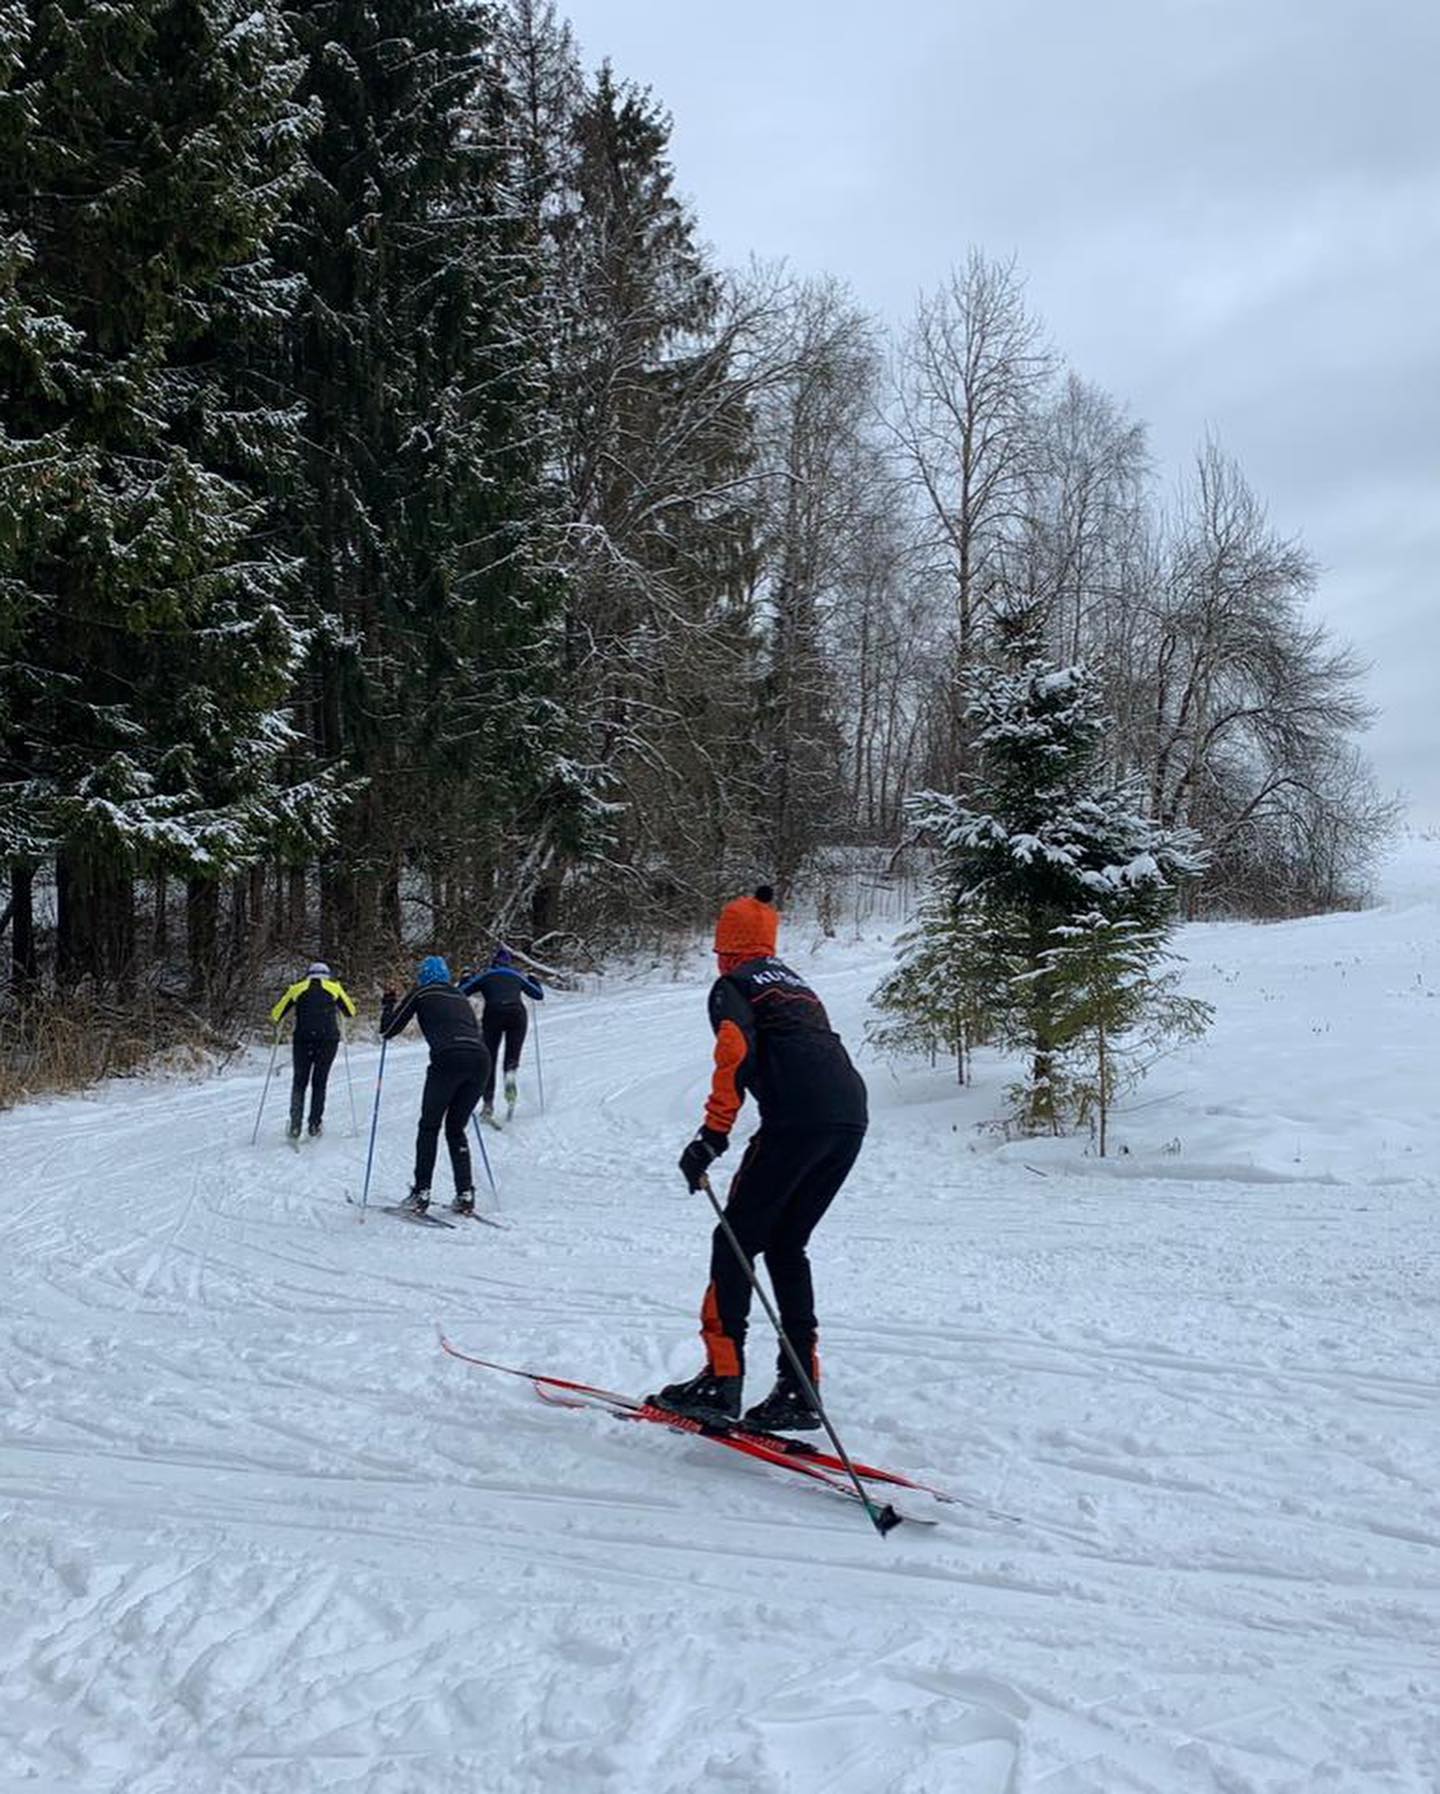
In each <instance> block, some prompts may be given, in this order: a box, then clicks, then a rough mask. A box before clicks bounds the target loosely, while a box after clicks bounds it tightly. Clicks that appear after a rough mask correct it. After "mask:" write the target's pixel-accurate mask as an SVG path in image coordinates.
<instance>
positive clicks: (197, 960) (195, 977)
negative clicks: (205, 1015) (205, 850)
mask: <svg viewBox="0 0 1440 1794" xmlns="http://www.w3.org/2000/svg"><path fill="white" fill-rule="evenodd" d="M219 923H220V889H219V886H218V885H217V884H216V883H215V882H214V880H213V879H208V878H192V879H190V880H189V881H188V882H187V883H186V886H185V937H186V951H187V954H188V956H189V965H190V997H191V1001H192V1002H204V1001H205V999H206V998H207V997H208V995H209V993H210V991H211V989H212V988H213V986H214V983H215V970H216V967H215V944H216V934H217V932H218V929H219Z"/></svg>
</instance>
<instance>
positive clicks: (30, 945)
mask: <svg viewBox="0 0 1440 1794" xmlns="http://www.w3.org/2000/svg"><path fill="white" fill-rule="evenodd" d="M39 977H40V960H39V956H38V954H37V953H36V950H35V869H34V867H33V866H15V867H12V868H11V872H10V986H11V989H12V990H13V991H14V992H15V995H16V996H17V997H20V998H22V999H23V998H24V997H25V996H26V995H27V994H28V993H29V992H30V991H32V990H33V989H34V988H35V985H36V983H37V982H38V981H39Z"/></svg>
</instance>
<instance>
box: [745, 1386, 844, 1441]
mask: <svg viewBox="0 0 1440 1794" xmlns="http://www.w3.org/2000/svg"><path fill="white" fill-rule="evenodd" d="M741 1425H742V1426H750V1427H754V1429H755V1431H756V1432H757V1433H813V1432H814V1431H815V1430H816V1429H817V1428H818V1427H820V1426H823V1425H824V1422H823V1421H822V1420H821V1418H820V1415H819V1412H818V1410H817V1409H816V1408H815V1407H814V1405H813V1404H812V1403H811V1400H810V1397H809V1396H808V1395H806V1393H805V1391H804V1390H803V1389H802V1388H801V1387H800V1385H799V1383H797V1382H796V1381H795V1378H794V1376H793V1375H792V1374H791V1373H790V1372H789V1371H781V1373H780V1375H779V1376H778V1377H777V1378H776V1379H775V1387H774V1388H773V1389H772V1390H771V1391H770V1393H769V1395H767V1396H766V1397H765V1399H764V1401H763V1402H756V1404H755V1406H754V1407H753V1408H747V1409H746V1410H745V1416H744V1419H743V1420H742V1422H741Z"/></svg>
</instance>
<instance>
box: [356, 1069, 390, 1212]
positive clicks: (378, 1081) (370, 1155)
mask: <svg viewBox="0 0 1440 1794" xmlns="http://www.w3.org/2000/svg"><path fill="white" fill-rule="evenodd" d="M389 1044H390V1042H389V1041H388V1040H383V1039H382V1040H381V1042H380V1064H379V1065H378V1067H377V1068H376V1071H375V1108H374V1110H373V1111H372V1113H371V1116H370V1150H369V1151H368V1152H367V1153H366V1154H365V1188H364V1189H363V1190H362V1191H361V1192H360V1212H361V1214H362V1215H363V1214H364V1212H365V1207H366V1204H367V1203H368V1202H369V1200H370V1167H371V1166H372V1165H373V1164H374V1163H375V1130H376V1129H377V1128H378V1127H379V1125H380V1086H381V1085H382V1084H383V1083H384V1081H385V1049H386V1047H388V1046H389Z"/></svg>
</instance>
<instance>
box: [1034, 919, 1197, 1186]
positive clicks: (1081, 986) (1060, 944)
mask: <svg viewBox="0 0 1440 1794" xmlns="http://www.w3.org/2000/svg"><path fill="white" fill-rule="evenodd" d="M1052 932H1053V937H1054V942H1055V944H1054V945H1053V946H1052V947H1051V948H1050V949H1049V951H1048V952H1047V953H1046V955H1045V960H1044V964H1043V966H1042V967H1041V968H1040V971H1039V973H1038V976H1040V977H1042V978H1044V979H1045V980H1047V981H1048V985H1049V1000H1050V1004H1051V1009H1052V1013H1053V1015H1054V1018H1055V1024H1056V1034H1057V1036H1058V1037H1059V1038H1060V1039H1061V1040H1062V1041H1063V1042H1064V1043H1065V1044H1064V1048H1063V1054H1062V1060H1063V1065H1064V1073H1065V1093H1066V1096H1067V1099H1068V1101H1069V1102H1070V1104H1071V1105H1072V1106H1073V1108H1074V1111H1075V1116H1076V1119H1077V1120H1078V1121H1079V1122H1080V1123H1081V1125H1082V1126H1083V1125H1085V1124H1086V1123H1087V1122H1088V1123H1089V1124H1090V1126H1091V1128H1092V1130H1093V1133H1094V1136H1095V1142H1096V1148H1097V1150H1098V1152H1099V1154H1100V1157H1101V1158H1104V1157H1105V1153H1106V1149H1107V1147H1108V1144H1109V1123H1110V1115H1111V1112H1112V1110H1113V1108H1114V1105H1115V1103H1116V1101H1117V1099H1118V1098H1119V1097H1120V1096H1122V1095H1123V1094H1124V1093H1125V1092H1126V1091H1127V1090H1129V1089H1131V1088H1133V1086H1134V1085H1135V1084H1136V1083H1138V1081H1139V1080H1140V1078H1141V1077H1143V1076H1144V1073H1145V1070H1146V1069H1147V1067H1148V1065H1149V1064H1150V1063H1151V1062H1152V1060H1153V1059H1154V1058H1155V1057H1156V1056H1157V1055H1158V1054H1159V1053H1161V1052H1162V1051H1163V1050H1164V1049H1165V1048H1166V1047H1168V1046H1171V1045H1175V1044H1179V1043H1180V1042H1181V1041H1185V1040H1193V1039H1196V1038H1198V1037H1199V1036H1200V1035H1201V1034H1203V1033H1204V1032H1205V1030H1206V1028H1208V1027H1209V1025H1210V1021H1211V1019H1212V1017H1213V1015H1214V1010H1213V1009H1212V1008H1211V1006H1210V1004H1208V1003H1206V1002H1205V1001H1203V1000H1202V999H1201V998H1199V997H1191V996H1186V995H1185V993H1184V992H1183V991H1181V990H1180V989H1179V974H1178V973H1177V972H1175V971H1173V970H1168V971H1167V970H1164V969H1162V968H1164V967H1165V966H1166V965H1173V964H1174V963H1175V959H1176V956H1175V955H1174V954H1173V953H1170V952H1169V951H1167V949H1166V947H1165V931H1164V929H1163V928H1155V927H1147V926H1145V925H1144V924H1142V923H1139V922H1136V921H1133V920H1131V919H1130V918H1129V917H1125V916H1119V917H1116V916H1107V915H1106V914H1105V913H1104V912H1103V911H1102V910H1098V909H1092V910H1089V911H1087V912H1086V913H1085V914H1084V915H1081V916H1077V917H1076V918H1075V920H1074V921H1073V922H1068V923H1062V924H1061V925H1060V926H1059V927H1057V928H1056V929H1054V930H1053V931H1052Z"/></svg>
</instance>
